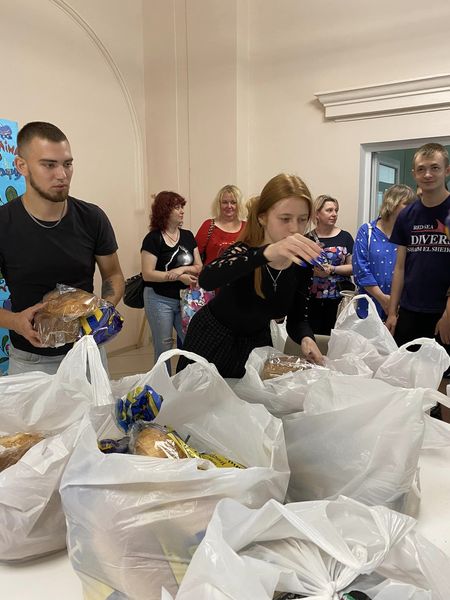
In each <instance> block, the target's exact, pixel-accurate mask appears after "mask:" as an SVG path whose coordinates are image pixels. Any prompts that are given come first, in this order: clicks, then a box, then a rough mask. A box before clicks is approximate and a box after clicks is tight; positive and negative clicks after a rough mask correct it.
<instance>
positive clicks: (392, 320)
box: [385, 315, 398, 336]
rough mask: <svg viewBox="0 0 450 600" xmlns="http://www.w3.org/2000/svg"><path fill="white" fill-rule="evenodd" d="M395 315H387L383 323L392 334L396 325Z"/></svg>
mask: <svg viewBox="0 0 450 600" xmlns="http://www.w3.org/2000/svg"><path fill="white" fill-rule="evenodd" d="M397 319H398V317H397V315H388V318H387V319H386V322H385V325H386V327H387V328H388V331H389V333H390V334H391V335H392V336H393V335H394V333H395V328H396V327H397Z"/></svg>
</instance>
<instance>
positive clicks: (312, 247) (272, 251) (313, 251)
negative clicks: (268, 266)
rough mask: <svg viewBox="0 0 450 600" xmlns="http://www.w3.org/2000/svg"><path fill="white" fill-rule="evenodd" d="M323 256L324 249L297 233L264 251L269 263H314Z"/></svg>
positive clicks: (270, 245)
mask: <svg viewBox="0 0 450 600" xmlns="http://www.w3.org/2000/svg"><path fill="white" fill-rule="evenodd" d="M321 254H322V248H321V247H320V246H319V245H318V244H316V243H315V242H313V241H312V240H310V239H309V238H307V237H305V236H304V235H301V234H300V233H295V234H294V235H290V236H288V237H286V238H284V239H282V240H280V241H279V242H274V243H273V244H269V245H268V246H267V248H266V249H265V250H264V256H265V257H266V258H267V260H268V261H269V262H275V261H279V260H286V259H288V260H290V261H291V262H294V263H296V264H297V265H299V264H300V263H301V261H302V260H304V261H306V262H308V263H313V261H314V260H316V259H318V258H319V257H320V255H321Z"/></svg>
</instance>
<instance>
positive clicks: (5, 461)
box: [0, 433, 44, 471]
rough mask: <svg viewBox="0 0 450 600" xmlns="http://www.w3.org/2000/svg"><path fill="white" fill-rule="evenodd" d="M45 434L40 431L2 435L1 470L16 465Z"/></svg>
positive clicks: (0, 444) (0, 441)
mask: <svg viewBox="0 0 450 600" xmlns="http://www.w3.org/2000/svg"><path fill="white" fill-rule="evenodd" d="M43 439H44V436H42V435H40V434H38V433H15V434H13V435H4V436H0V471H3V470H4V469H6V468H8V467H10V466H11V465H15V464H16V462H18V461H19V460H20V459H21V458H22V456H23V455H24V454H25V452H27V451H28V450H29V449H30V448H32V447H33V446H34V445H35V444H37V443H38V442H40V441H42V440H43Z"/></svg>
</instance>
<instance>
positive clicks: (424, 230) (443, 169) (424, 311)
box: [386, 144, 450, 352]
mask: <svg viewBox="0 0 450 600" xmlns="http://www.w3.org/2000/svg"><path fill="white" fill-rule="evenodd" d="M412 173H413V176H414V179H415V180H416V183H417V185H418V186H420V188H421V189H422V197H421V198H418V199H417V200H416V201H415V202H413V203H412V204H410V205H408V206H407V207H405V208H404V209H403V210H402V211H401V213H400V214H399V216H398V218H397V221H396V223H395V226H394V230H393V232H392V235H391V238H390V241H391V242H393V243H394V244H398V252H397V262H396V265H395V270H394V276H393V280H392V291H391V300H390V304H389V314H388V318H387V320H386V326H387V327H388V329H389V331H390V332H391V333H392V335H393V336H394V338H395V341H396V342H397V343H398V344H399V345H402V344H405V343H406V342H409V341H411V340H414V339H416V338H419V337H431V338H433V337H436V339H437V341H438V342H439V343H441V344H442V345H444V346H445V347H446V349H447V352H449V344H450V299H449V297H448V296H447V291H448V289H449V286H450V240H449V239H448V238H447V235H446V232H445V220H446V218H447V215H448V212H449V210H450V195H449V192H448V191H447V189H446V187H445V179H446V177H447V176H448V175H449V174H450V167H449V158H448V152H447V150H446V149H445V148H444V147H443V146H441V145H440V144H425V146H422V147H421V148H419V150H418V151H417V152H416V153H415V155H414V159H413V169H412Z"/></svg>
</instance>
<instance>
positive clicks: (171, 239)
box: [164, 229, 180, 244]
mask: <svg viewBox="0 0 450 600" xmlns="http://www.w3.org/2000/svg"><path fill="white" fill-rule="evenodd" d="M177 233H178V235H177V236H176V238H175V239H173V237H171V236H170V235H169V234H168V233H167V231H164V235H166V236H167V237H168V238H169V240H170V241H171V242H172V243H173V244H176V243H177V242H178V240H179V239H180V230H179V229H178V232H177Z"/></svg>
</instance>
